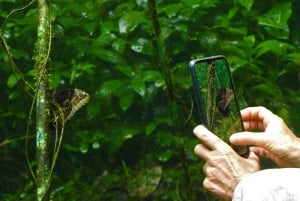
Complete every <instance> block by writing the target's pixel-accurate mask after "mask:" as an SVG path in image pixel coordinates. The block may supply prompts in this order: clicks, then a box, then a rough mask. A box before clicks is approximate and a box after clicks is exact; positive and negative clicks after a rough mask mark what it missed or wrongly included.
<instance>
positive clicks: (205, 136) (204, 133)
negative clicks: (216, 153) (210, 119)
mask: <svg viewBox="0 0 300 201" xmlns="http://www.w3.org/2000/svg"><path fill="white" fill-rule="evenodd" d="M193 132H194V134H195V135H196V136H197V138H198V139H199V140H200V141H201V142H202V144H203V145H205V146H206V147H207V148H208V149H210V150H224V149H227V148H228V147H229V145H227V144H226V143H225V142H223V141H222V140H221V139H220V138H219V137H218V136H216V135H215V134H213V133H212V132H211V131H209V130H208V129H207V128H205V127H204V126H202V125H199V126H197V127H196V128H195V129H194V131H193Z"/></svg>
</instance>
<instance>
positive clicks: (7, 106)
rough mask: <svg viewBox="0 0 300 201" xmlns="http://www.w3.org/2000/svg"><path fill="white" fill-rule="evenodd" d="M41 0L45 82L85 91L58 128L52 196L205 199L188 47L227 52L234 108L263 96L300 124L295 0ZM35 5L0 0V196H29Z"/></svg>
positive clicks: (194, 54)
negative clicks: (46, 16)
mask: <svg viewBox="0 0 300 201" xmlns="http://www.w3.org/2000/svg"><path fill="white" fill-rule="evenodd" d="M49 3H50V8H51V9H50V19H51V26H52V27H51V30H52V31H51V49H50V50H51V51H50V57H49V58H50V62H49V71H48V73H49V93H51V91H54V90H55V89H64V88H79V89H83V90H84V91H86V92H88V93H89V94H90V96H91V99H90V101H89V103H88V104H87V105H85V106H84V107H83V108H82V109H80V110H79V111H78V112H77V113H76V114H75V116H74V117H73V118H72V119H71V120H70V121H68V123H67V125H66V127H65V132H64V136H63V141H62V145H61V147H60V151H59V154H58V159H57V161H56V165H55V169H54V171H53V174H52V183H51V187H50V192H51V193H50V194H51V198H52V199H53V200H102V201H105V200H121V201H122V200H188V201H193V200H215V198H213V197H211V196H210V195H207V194H206V193H205V191H204V190H203V188H202V180H203V177H204V175H203V172H202V165H203V162H202V161H201V160H200V159H199V158H197V157H196V156H195V155H194V153H193V148H194V145H195V144H197V140H196V139H195V137H194V136H193V134H192V129H193V127H194V126H195V125H197V124H198V123H199V118H198V116H197V115H198V114H197V111H196V107H195V105H194V103H193V94H192V86H191V80H190V75H189V72H188V62H189V61H190V60H191V59H194V58H201V57H204V56H212V55H218V54H222V55H225V56H226V57H227V59H228V61H229V63H230V65H231V70H232V73H233V79H234V82H235V85H236V89H237V92H238V94H239V101H240V105H241V107H242V108H244V107H247V106H254V105H263V106H266V107H267V108H269V109H271V110H272V111H273V112H274V113H276V114H278V115H280V116H281V117H282V118H283V119H284V120H285V121H286V122H287V124H288V125H289V126H290V128H292V129H293V130H294V132H295V133H298V134H299V135H300V124H299V120H300V104H299V103H300V87H299V86H300V85H299V84H300V83H299V77H300V74H299V73H300V51H299V50H300V23H299V21H298V23H297V20H296V19H300V3H299V1H288V0H270V1H255V0H231V1H221V0H181V1H180V0H169V1H166V0H148V1H147V0H135V1H134V0H122V1H121V0H76V1H75V0H64V1H60V0H52V1H51V2H49ZM38 9H39V8H38V1H32V2H30V1H28V0H1V2H0V27H1V28H0V36H1V44H2V46H1V49H0V72H1V78H0V83H1V84H0V91H1V93H2V94H1V99H0V131H1V134H0V200H34V199H35V197H36V190H35V185H34V182H33V179H32V176H31V173H30V171H29V168H28V163H29V166H30V167H31V168H32V169H33V171H34V170H35V168H36V163H35V160H36V159H35V156H36V154H35V129H34V125H35V123H34V121H35V118H29V117H31V116H30V115H29V114H30V108H31V106H32V104H33V101H34V94H35V91H34V90H31V88H30V87H28V86H35V85H36V81H37V80H38V78H37V77H36V75H37V74H36V69H35V68H34V63H35V60H34V58H35V54H36V51H37V50H36V48H35V44H36V40H37V26H38V22H39V18H38V17H39V16H38V14H37V13H38ZM33 109H34V108H33ZM37 118H38V117H37ZM28 125H29V126H28ZM26 141H27V142H28V143H27V144H26V143H25V142H26ZM26 154H27V155H28V156H29V161H27V160H26ZM264 166H265V167H266V168H267V167H270V164H269V162H268V161H266V163H265V164H264Z"/></svg>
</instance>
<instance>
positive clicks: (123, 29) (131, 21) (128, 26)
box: [119, 11, 145, 33]
mask: <svg viewBox="0 0 300 201" xmlns="http://www.w3.org/2000/svg"><path fill="white" fill-rule="evenodd" d="M144 21H145V16H144V13H143V12H139V11H131V12H126V13H124V15H123V16H122V18H121V19H120V21H119V31H120V33H128V32H130V31H133V30H134V29H135V28H136V27H137V26H139V25H140V24H141V23H143V22H144Z"/></svg>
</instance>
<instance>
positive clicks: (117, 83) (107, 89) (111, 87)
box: [97, 80, 124, 97]
mask: <svg viewBox="0 0 300 201" xmlns="http://www.w3.org/2000/svg"><path fill="white" fill-rule="evenodd" d="M122 86H124V83H123V82H122V81H121V80H109V81H107V82H105V83H103V84H102V85H101V87H100V88H99V89H98V90H97V96H100V97H108V96H111V95H112V94H113V93H115V92H116V91H117V90H118V89H119V88H121V87H122Z"/></svg>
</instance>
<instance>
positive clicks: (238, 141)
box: [229, 132, 269, 147]
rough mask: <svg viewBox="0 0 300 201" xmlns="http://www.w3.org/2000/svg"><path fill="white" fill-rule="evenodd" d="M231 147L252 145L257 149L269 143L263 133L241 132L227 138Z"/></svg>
mask: <svg viewBox="0 0 300 201" xmlns="http://www.w3.org/2000/svg"><path fill="white" fill-rule="evenodd" d="M229 140H230V143H231V144H233V145H252V146H253V145H254V146H257V147H265V145H266V144H267V142H268V141H269V140H268V139H267V137H266V134H265V133H263V132H241V133H235V134H233V135H231V136H230V138H229Z"/></svg>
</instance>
